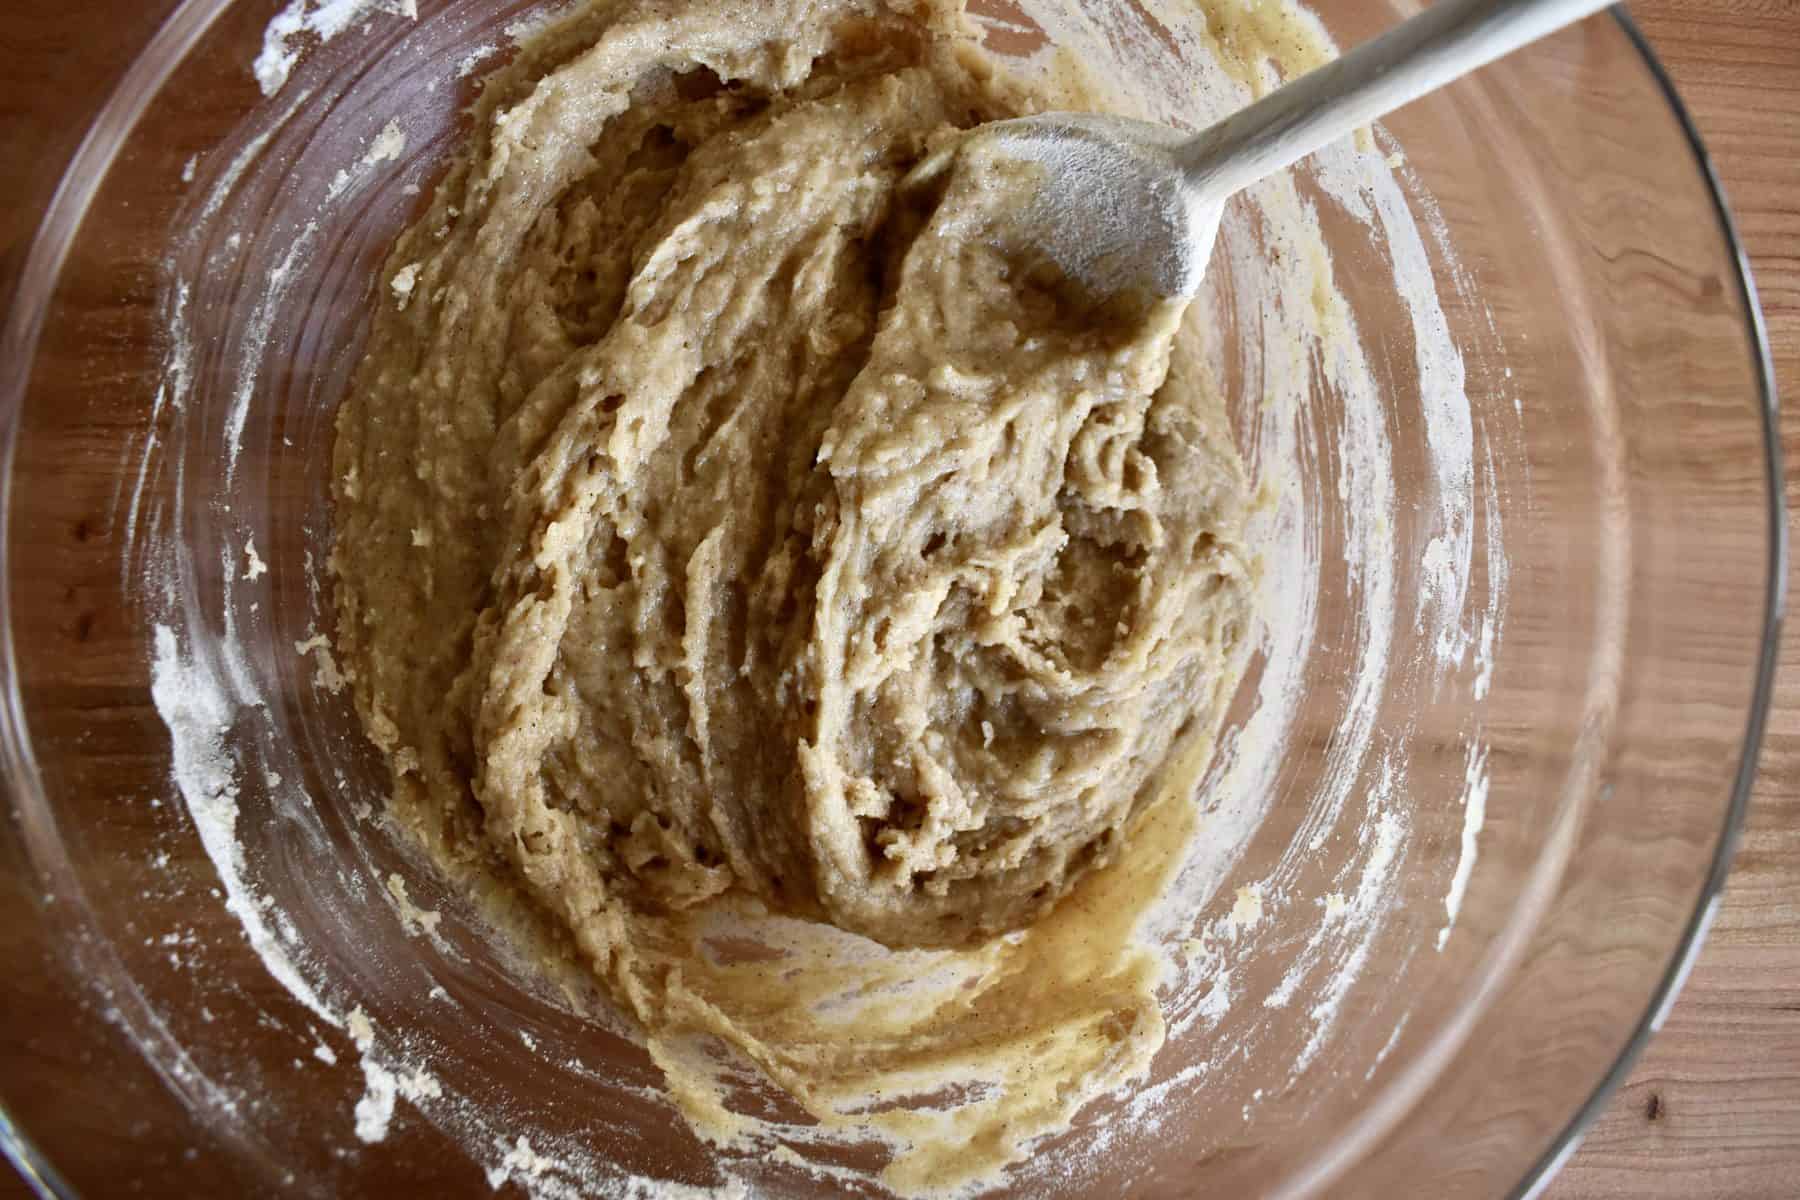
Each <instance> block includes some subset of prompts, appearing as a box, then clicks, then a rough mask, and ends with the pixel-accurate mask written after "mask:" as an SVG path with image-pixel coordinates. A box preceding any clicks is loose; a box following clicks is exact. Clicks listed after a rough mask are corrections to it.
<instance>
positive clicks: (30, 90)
mask: <svg viewBox="0 0 1800 1200" xmlns="http://www.w3.org/2000/svg"><path fill="white" fill-rule="evenodd" d="M164 7H166V6H165V5H162V4H147V3H142V2H141V0H106V2H100V0H89V2H86V3H83V2H81V0H77V2H76V3H74V4H69V3H67V0H63V2H61V3H59V2H58V0H13V3H12V5H10V6H9V9H8V15H7V19H6V21H5V22H4V25H3V26H0V63H4V64H6V69H5V70H3V71H0V164H4V167H5V169H4V172H3V174H0V177H4V178H6V179H8V180H9V183H8V185H7V191H8V193H9V195H8V197H7V198H8V200H10V201H11V203H8V204H0V279H10V277H11V276H12V274H13V272H14V271H16V269H17V267H18V265H19V262H20V260H21V258H22V256H23V253H24V249H25V244H26V240H27V238H28V237H29V235H30V232H31V223H32V221H33V220H34V219H35V218H34V214H35V213H36V212H37V211H39V210H40V209H41V206H42V202H43V200H44V199H45V198H46V196H45V195H44V194H43V193H44V192H45V191H47V188H48V186H49V184H48V183H46V182H44V181H43V179H42V176H43V175H44V174H45V172H42V171H33V172H31V173H30V177H31V180H32V182H30V183H28V184H27V185H25V186H24V187H22V188H21V187H20V185H19V184H17V183H16V182H11V181H14V180H17V179H19V178H20V177H21V176H22V175H23V174H24V172H23V170H22V164H28V163H33V162H42V161H46V160H55V161H63V160H66V158H67V156H68V155H69V153H70V152H72V150H73V149H74V146H75V143H76V142H77V140H78V139H79V136H80V133H81V130H82V128H83V127H84V126H85V124H86V120H87V116H88V114H91V112H92V111H93V109H94V108H96V107H97V106H98V104H99V103H100V101H101V99H102V98H103V97H104V95H105V93H106V91H107V89H108V88H109V87H110V85H111V82H112V81H113V80H114V79H115V78H116V77H117V73H118V72H119V71H120V70H122V69H123V66H124V63H125V60H126V57H127V56H128V55H129V54H130V53H131V52H132V51H133V50H134V49H135V48H136V47H137V46H139V45H142V44H143V42H144V41H145V40H146V38H147V36H148V33H149V31H150V29H151V28H153V26H154V24H155V22H156V18H157V15H158V14H159V13H160V11H161V10H162V9H163V8H164ZM1631 11H1632V13H1633V15H1634V16H1635V17H1636V18H1637V20H1638V22H1639V23H1640V24H1641V25H1642V26H1643V28H1644V30H1645V32H1646V33H1647V34H1648V35H1649V38H1650V40H1651V42H1652V43H1653V44H1654V45H1655V47H1656V49H1657V51H1658V53H1659V54H1660V55H1661V57H1662V60H1663V62H1664V63H1665V65H1666V66H1667V67H1668V69H1669V71H1670V72H1671V74H1673V76H1674V78H1675V81H1676V83H1677V85H1678V86H1679V88H1680V90H1681V93H1682V95H1683V96H1684V97H1685V99H1686V101H1687V103H1688V106H1689V108H1690V109H1691V111H1692V113H1693V115H1694V118H1695V120H1696V121H1697V122H1698V124H1699V126H1700V128H1701V130H1702V132H1703V133H1704V134H1705V137H1706V140H1707V143H1708V145H1709V146H1710V148H1711V150H1712V154H1713V159H1714V162H1715V164H1716V166H1717V168H1718V172H1719V175H1720V177H1721V178H1722V179H1723V181H1724V184H1725V188H1726V191H1727V193H1728V195H1729V198H1730V201H1731V205H1732V209H1733V211H1734V212H1735V213H1736V216H1737V220H1738V226H1739V229H1740V231H1741V232H1742V234H1743V237H1744V241H1745V243H1746V244H1747V246H1748V249H1749V254H1750V260H1751V264H1752V266H1753V269H1754V271H1755V274H1756V282H1757V284H1758V286H1759V288H1760V289H1761V294H1762V302H1763V310H1764V313H1765V315H1766V317H1767V320H1768V328H1769V336H1770V340H1771V342H1772V343H1773V347H1774V353H1775V369H1776V376H1777V379H1778V382H1779V385H1780V386H1781V388H1782V390H1783V391H1784V392H1785V393H1786V394H1787V395H1788V397H1789V399H1790V403H1793V402H1796V400H1797V399H1800V0H1638V2H1637V3H1634V4H1632V6H1631ZM1783 440H1784V442H1785V445H1786V449H1787V461H1788V472H1789V475H1788V494H1789V497H1790V503H1792V502H1793V500H1794V498H1795V492H1794V487H1793V481H1794V478H1795V473H1796V471H1797V470H1800V423H1796V421H1795V420H1793V419H1791V418H1790V419H1789V420H1788V421H1786V422H1785V423H1784V434H1783ZM1783 661H1784V662H1786V663H1788V664H1794V663H1800V621H1791V622H1790V623H1789V625H1788V634H1787V637H1786V639H1785V640H1784V645H1783ZM21 1189H22V1185H21V1184H19V1182H18V1181H17V1180H13V1179H10V1178H9V1177H6V1176H4V1175H0V1196H11V1195H13V1194H23V1192H22V1190H21ZM1547 1195H1548V1196H1550V1197H1553V1198H1555V1200H1576V1198H1582V1197H1624V1196H1630V1197H1684V1198H1685V1197H1694V1196H1732V1197H1770V1198H1774V1197H1792V1196H1795V1195H1800V671H1796V670H1794V669H1791V668H1790V669H1788V670H1786V671H1784V672H1783V674H1782V675H1781V676H1780V678H1779V680H1778V683H1777V687H1776V699H1775V709H1774V711H1773V712H1772V713H1771V715H1770V720H1769V726H1768V735H1767V741H1766V742H1765V745H1764V750H1763V757H1762V770H1761V774H1760V776H1759V778H1758V782H1757V786H1756V792H1755V800H1754V803H1753V804H1752V805H1751V809H1750V819H1749V825H1748V828H1747V829H1746V831H1745V836H1744V839H1743V843H1742V848H1741V849H1740V850H1739V852H1738V857H1737V865H1736V870H1735V871H1734V872H1733V875H1732V879H1731V883H1730V886H1729V888H1728V889H1727V891H1726V896H1725V903H1724V906H1723V908H1722V910H1721V912H1720V915H1719V919H1718V922H1717V924H1716V926H1715V927H1714V929H1713V932H1712V936H1711V938H1710V940H1709V941H1708V943H1707V945H1706V948H1705V950H1704V951H1703V953H1702V954H1701V956H1700V959H1699V963H1698V965H1697V967H1696V968H1695V970H1694V972H1693V975H1692V977H1691V978H1690V980H1689V981H1688V984H1687V987H1686V990H1685V991H1684V992H1683V994H1682V996H1681V999H1680V1001H1679V1003H1677V1005H1676V1006H1675V1009H1674V1011H1673V1013H1672V1014H1671V1015H1670V1017H1669V1019H1668V1021H1667V1023H1666V1025H1665V1026H1664V1028H1663V1030H1662V1033H1661V1034H1660V1035H1659V1036H1658V1037H1657V1039H1656V1040H1655V1041H1654V1042H1653V1043H1652V1044H1651V1046H1650V1048H1649V1050H1648V1052H1647V1053H1646V1054H1645V1055H1644V1057H1643V1059H1642V1060H1641V1061H1640V1062H1639V1063H1638V1065H1637V1067H1636V1069H1635V1070H1634V1071H1633V1073H1632V1076H1631V1079H1630V1082H1629V1083H1628V1084H1627V1085H1626V1086H1625V1087H1624V1088H1623V1089H1622V1090H1621V1091H1620V1092H1619V1094H1618V1095H1617V1096H1615V1097H1614V1099H1613V1101H1612V1103H1611V1105H1610V1107H1609V1109H1608V1111H1607V1113H1606V1115H1605V1116H1604V1117H1603V1118H1602V1119H1601V1120H1600V1121H1599V1122H1598V1123H1597V1124H1596V1125H1595V1126H1594V1128H1593V1129H1592V1130H1591V1131H1590V1132H1589V1134H1588V1136H1587V1139H1586V1141H1585V1143H1584V1144H1583V1146H1582V1148H1581V1150H1580V1151H1579V1153H1577V1155H1576V1156H1575V1157H1574V1158H1573V1159H1572V1160H1571V1161H1570V1163H1569V1164H1568V1165H1567V1166H1566V1167H1565V1168H1564V1170H1563V1172H1562V1174H1561V1175H1560V1176H1559V1177H1558V1178H1557V1180H1556V1181H1555V1182H1554V1183H1553V1184H1552V1185H1551V1187H1550V1189H1549V1191H1548V1192H1547Z"/></svg>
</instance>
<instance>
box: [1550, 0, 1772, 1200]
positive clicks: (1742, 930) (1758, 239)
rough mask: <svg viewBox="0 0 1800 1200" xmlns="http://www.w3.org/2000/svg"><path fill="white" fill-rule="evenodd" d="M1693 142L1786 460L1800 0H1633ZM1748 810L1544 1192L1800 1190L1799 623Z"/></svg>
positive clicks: (1560, 1195)
mask: <svg viewBox="0 0 1800 1200" xmlns="http://www.w3.org/2000/svg"><path fill="white" fill-rule="evenodd" d="M1630 7H1631V11H1632V13H1633V15H1634V16H1635V17H1636V18H1637V20H1638V22H1639V24H1641V25H1642V26H1643V28H1644V31H1645V33H1646V34H1648V35H1649V38H1650V41H1651V42H1652V43H1653V44H1654V45H1655V47H1656V50H1657V53H1658V54H1659V55H1660V56H1661V57H1662V61H1663V63H1664V65H1665V66H1667V67H1668V69H1669V72H1670V74H1672V75H1673V76H1674V77H1675V83H1676V85H1677V86H1678V87H1679V88H1680V89H1681V94H1682V96H1683V98H1684V99H1685V100H1686V101H1687V105H1688V108H1689V109H1690V110H1691V111H1692V113H1693V115H1694V119H1695V120H1696V121H1697V122H1698V124H1699V126H1700V129H1701V132H1702V133H1703V134H1704V135H1705V137H1706V141H1707V145H1708V147H1709V148H1710V149H1711V151H1712V156H1713V162H1714V164H1715V166H1716V167H1717V169H1718V172H1719V176H1720V178H1721V179H1722V180H1723V181H1724V184H1725V190H1726V193H1727V195H1728V196H1729V198H1730V201H1731V207H1732V210H1733V212H1734V213H1735V214H1736V216H1737V222H1738V229H1739V231H1740V232H1741V233H1742V235H1743V237H1744V241H1745V243H1746V244H1747V245H1748V247H1749V251H1750V263H1751V268H1752V270H1753V271H1754V272H1755V275H1756V283H1757V286H1758V288H1759V289H1760V290H1761V292H1762V305H1763V313H1764V315H1765V316H1766V317H1767V319H1768V327H1769V339H1770V341H1771V342H1772V343H1773V345H1774V350H1775V376H1776V381H1777V385H1778V387H1779V388H1780V390H1781V391H1782V393H1783V394H1784V396H1785V398H1786V399H1787V402H1788V405H1789V410H1788V417H1787V419H1786V420H1785V421H1784V422H1783V423H1782V442H1783V445H1784V447H1785V449H1786V452H1787V471H1788V477H1787V494H1788V504H1789V506H1790V508H1792V507H1793V506H1794V504H1795V500H1796V492H1795V488H1794V482H1795V479H1796V470H1797V469H1800V421H1796V419H1795V418H1794V415H1793V405H1794V404H1795V403H1797V402H1800V3H1796V2H1795V0H1638V2H1636V3H1633V4H1632V5H1631V6H1630ZM1782 663H1783V665H1784V669H1783V671H1782V672H1781V674H1780V675H1779V676H1778V677H1777V680H1776V687H1775V707H1774V711H1773V712H1771V713H1770V714H1769V728H1768V736H1767V739H1766V740H1765V742H1764V743H1763V754H1762V770H1761V773H1760V775H1759V776H1758V778H1757V783H1756V791H1755V799H1754V801H1753V803H1752V804H1751V806H1750V820H1749V825H1748V828H1747V829H1746V830H1745V832H1744V840H1743V843H1742V846H1741V848H1740V849H1739V850H1738V855H1737V863H1736V867H1735V869H1734V870H1733V872H1732V876H1731V883H1730V885H1729V886H1728V887H1727V889H1726V892H1725V904H1724V906H1723V908H1722V909H1721V910H1720V913H1719V919H1718V923H1717V924H1716V925H1715V926H1714V927H1713V931H1712V936H1711V937H1710V938H1709V939H1708V941H1707V944H1706V947H1705V949H1704V950H1703V951H1702V952H1701V955H1700V960H1699V964H1698V965H1697V966H1696V967H1695V968H1694V973H1693V975H1692V976H1691V977H1690V978H1689V980H1688V984H1687V987H1686V989H1685V990H1684V991H1683V992H1682V995H1681V999H1680V1000H1679V1001H1678V1002H1677V1003H1676V1005H1675V1009H1674V1011H1673V1012H1672V1013H1671V1014H1670V1015H1669V1019H1668V1022H1667V1024H1665V1025H1664V1026H1663V1030H1662V1033H1661V1034H1660V1035H1658V1037H1657V1038H1656V1040H1655V1041H1653V1042H1652V1043H1651V1044H1650V1048H1649V1050H1648V1051H1647V1052H1646V1053H1645V1054H1644V1057H1643V1058H1642V1059H1641V1060H1640V1061H1639V1062H1638V1065H1637V1069H1636V1070H1634V1071H1633V1072H1632V1075H1631V1080H1630V1082H1629V1083H1628V1084H1627V1085H1626V1086H1625V1087H1624V1088H1622V1089H1621V1090H1620V1092H1619V1093H1618V1095H1617V1096H1615V1097H1614V1098H1613V1102H1612V1105H1611V1107H1610V1108H1609V1109H1608V1111H1607V1113H1606V1115H1605V1117H1603V1118H1602V1119H1601V1120H1600V1121H1599V1123H1597V1124H1596V1125H1595V1126H1594V1127H1593V1129H1591V1130H1590V1131H1589V1132H1588V1135H1587V1140H1586V1141H1585V1142H1584V1143H1583V1144H1582V1148H1581V1150H1580V1151H1579V1152H1578V1153H1577V1154H1576V1156H1575V1157H1574V1159H1572V1160H1571V1161H1570V1162H1569V1164H1568V1166H1566V1167H1565V1168H1564V1169H1563V1172H1562V1174H1561V1175H1560V1176H1559V1177H1558V1178H1557V1180H1556V1182H1555V1183H1554V1184H1552V1185H1551V1187H1550V1190H1549V1191H1548V1193H1546V1194H1547V1195H1548V1196H1550V1197H1553V1198H1554V1200H1575V1198H1577V1197H1599V1196H1606V1197H1613V1196H1620V1197H1623V1196H1630V1197H1634V1198H1635V1197H1664V1196H1666V1197H1683V1198H1686V1197H1699V1196H1733V1197H1751V1196H1755V1197H1764V1196H1766V1197H1771V1198H1773V1197H1792V1196H1800V670H1796V669H1795V666H1796V664H1800V621H1795V620H1793V619H1791V618H1790V620H1789V621H1788V625H1787V635H1786V637H1785V638H1784V639H1783V643H1782Z"/></svg>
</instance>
